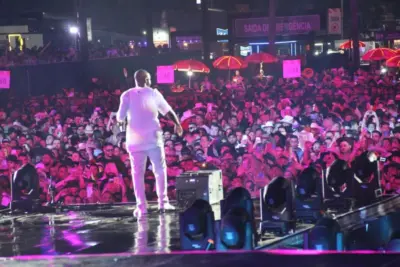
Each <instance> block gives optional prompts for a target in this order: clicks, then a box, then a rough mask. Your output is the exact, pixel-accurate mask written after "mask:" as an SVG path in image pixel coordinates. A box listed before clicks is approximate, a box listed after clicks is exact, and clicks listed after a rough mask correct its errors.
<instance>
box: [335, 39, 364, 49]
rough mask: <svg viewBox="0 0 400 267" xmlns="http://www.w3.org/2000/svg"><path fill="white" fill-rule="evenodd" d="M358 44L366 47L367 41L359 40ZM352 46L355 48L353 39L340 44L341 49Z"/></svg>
mask: <svg viewBox="0 0 400 267" xmlns="http://www.w3.org/2000/svg"><path fill="white" fill-rule="evenodd" d="M358 46H359V47H365V43H364V42H361V41H358ZM350 48H353V41H347V42H344V43H343V44H341V45H340V46H339V49H350Z"/></svg>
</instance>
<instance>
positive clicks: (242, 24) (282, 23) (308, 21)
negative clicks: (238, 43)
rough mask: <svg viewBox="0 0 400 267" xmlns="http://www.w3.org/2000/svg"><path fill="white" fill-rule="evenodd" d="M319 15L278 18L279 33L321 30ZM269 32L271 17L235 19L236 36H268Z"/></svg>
mask: <svg viewBox="0 0 400 267" xmlns="http://www.w3.org/2000/svg"><path fill="white" fill-rule="evenodd" d="M320 27H321V25H320V18H319V15H309V16H290V17H277V18H276V34H277V35H296V34H307V33H309V32H312V31H319V30H320ZM268 32H269V19H268V18H266V17H263V18H248V19H236V20H235V36H236V37H257V36H263V37H264V36H266V35H268Z"/></svg>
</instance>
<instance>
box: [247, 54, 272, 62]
mask: <svg viewBox="0 0 400 267" xmlns="http://www.w3.org/2000/svg"><path fill="white" fill-rule="evenodd" d="M277 61H278V58H276V57H274V56H273V55H271V54H268V53H264V52H261V53H255V54H251V55H250V56H248V57H246V62H247V63H256V64H262V63H275V62H277Z"/></svg>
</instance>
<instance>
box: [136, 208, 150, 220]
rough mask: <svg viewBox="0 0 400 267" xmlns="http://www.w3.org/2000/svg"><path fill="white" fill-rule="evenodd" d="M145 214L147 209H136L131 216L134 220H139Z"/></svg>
mask: <svg viewBox="0 0 400 267" xmlns="http://www.w3.org/2000/svg"><path fill="white" fill-rule="evenodd" d="M146 214H147V209H141V208H136V209H135V210H134V211H133V216H134V217H135V218H140V217H142V216H143V215H146Z"/></svg>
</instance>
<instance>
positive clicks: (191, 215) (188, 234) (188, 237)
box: [179, 199, 214, 250]
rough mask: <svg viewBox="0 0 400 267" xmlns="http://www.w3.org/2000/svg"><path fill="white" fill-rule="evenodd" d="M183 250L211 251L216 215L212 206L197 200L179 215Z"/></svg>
mask: <svg viewBox="0 0 400 267" xmlns="http://www.w3.org/2000/svg"><path fill="white" fill-rule="evenodd" d="M179 225H180V241H181V249H182V250H209V249H210V248H211V247H210V240H211V241H212V243H213V242H214V213H213V212H212V209H211V205H210V204H209V203H208V202H207V201H205V200H202V199H197V200H196V201H195V202H194V203H193V205H192V206H190V207H189V208H188V209H186V210H185V211H184V212H182V213H180V215H179Z"/></svg>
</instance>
